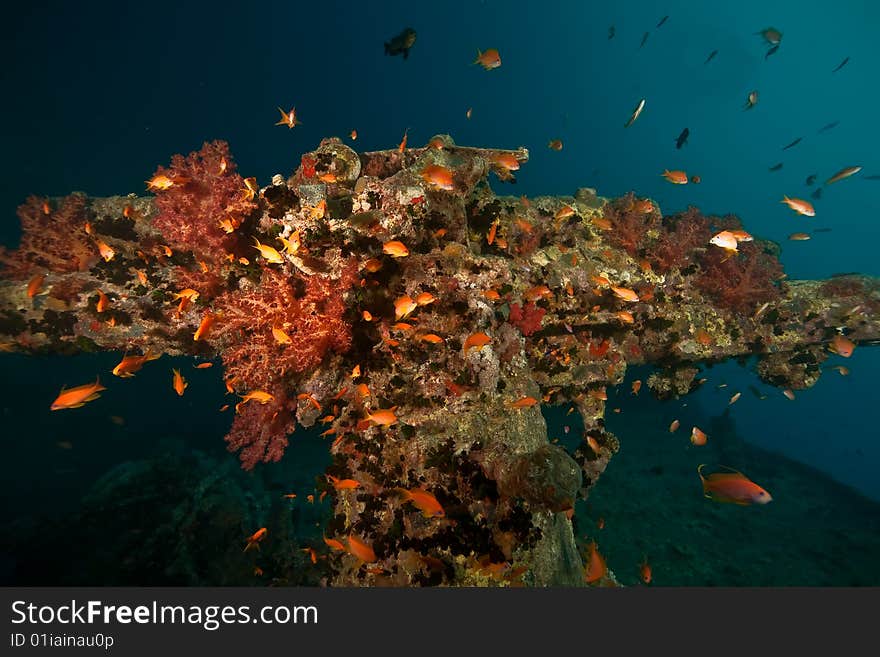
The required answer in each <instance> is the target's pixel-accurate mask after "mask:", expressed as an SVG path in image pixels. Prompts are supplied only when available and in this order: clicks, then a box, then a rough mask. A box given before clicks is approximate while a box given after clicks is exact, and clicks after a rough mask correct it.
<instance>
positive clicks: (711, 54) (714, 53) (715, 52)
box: [703, 50, 718, 65]
mask: <svg viewBox="0 0 880 657" xmlns="http://www.w3.org/2000/svg"><path fill="white" fill-rule="evenodd" d="M717 54H718V51H717V50H713V51H712V52H710V53H709V56H708V57H706V61H705V62H703V65H706V64H708V63H709V62H711V61H712V60H713V59H715V55H717Z"/></svg>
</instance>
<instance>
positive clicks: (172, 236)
mask: <svg viewBox="0 0 880 657" xmlns="http://www.w3.org/2000/svg"><path fill="white" fill-rule="evenodd" d="M156 176H166V177H167V178H169V179H170V180H172V181H180V182H175V183H174V184H173V185H171V187H169V188H168V189H164V190H162V189H160V190H158V191H157V192H156V207H157V208H158V210H159V213H158V214H157V215H156V217H154V218H153V226H154V227H155V228H156V229H157V230H159V231H160V232H161V233H162V235H163V236H164V238H165V240H166V241H167V242H168V243H169V244H171V246H173V247H174V248H175V249H180V250H185V251H193V252H194V253H195V255H196V258H197V259H199V260H207V261H209V262H218V261H220V259H221V258H223V256H224V255H225V253H226V252H227V251H228V250H229V248H230V245H231V244H232V243H234V242H235V239H236V238H235V234H234V233H233V234H232V235H229V234H227V233H226V232H225V231H224V230H223V229H222V228H221V227H220V222H221V221H225V220H227V219H228V220H229V222H230V223H231V225H232V226H233V227H238V226H239V225H240V224H241V222H242V221H243V220H244V218H245V217H246V216H247V215H249V214H250V213H251V212H252V211H253V210H254V209H255V208H256V204H255V203H254V202H253V200H251V198H249V196H251V195H249V194H248V193H247V192H248V190H247V188H246V187H245V184H244V179H243V178H242V177H241V176H240V175H239V174H237V173H236V172H235V164H234V163H233V161H232V158H231V156H230V155H229V145H228V144H227V143H226V142H224V141H214V142H210V143H209V142H206V143H205V144H204V145H203V146H202V149H201V150H200V151H197V152H193V153H190V154H189V155H187V156H186V157H183V156H182V155H175V156H174V157H173V158H171V167H170V168H168V169H166V168H165V167H162V166H160V167H159V168H158V169H157V170H156Z"/></svg>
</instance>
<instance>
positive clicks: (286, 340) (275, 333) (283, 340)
mask: <svg viewBox="0 0 880 657" xmlns="http://www.w3.org/2000/svg"><path fill="white" fill-rule="evenodd" d="M272 337H273V338H275V342H276V343H277V344H292V343H293V340H291V339H290V336H289V335H287V333H285V332H284V331H283V330H281V329H280V328H277V327H275V326H273V327H272Z"/></svg>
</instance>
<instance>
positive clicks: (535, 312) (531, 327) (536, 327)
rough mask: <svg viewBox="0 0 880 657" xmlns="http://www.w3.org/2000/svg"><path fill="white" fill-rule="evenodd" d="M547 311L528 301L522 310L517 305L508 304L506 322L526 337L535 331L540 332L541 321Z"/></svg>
mask: <svg viewBox="0 0 880 657" xmlns="http://www.w3.org/2000/svg"><path fill="white" fill-rule="evenodd" d="M546 312H547V311H546V310H544V309H543V308H539V307H538V306H536V305H535V303H534V302H532V301H529V302H528V303H527V304H525V305H524V306H523V307H522V308H520V306H519V304H518V303H512V304H510V316H509V317H508V321H509V322H510V323H511V324H513V325H514V326H515V327H517V328H518V329H519V330H520V331H522V334H523V335H525V336H526V337H528V336H530V335H531V334H532V333H534V332H535V331H540V330H541V320H542V319H543V317H544V314H545V313H546Z"/></svg>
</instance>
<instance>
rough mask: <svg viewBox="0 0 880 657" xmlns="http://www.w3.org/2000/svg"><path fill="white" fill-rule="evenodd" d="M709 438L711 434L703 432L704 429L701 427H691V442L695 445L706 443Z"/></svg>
mask: <svg viewBox="0 0 880 657" xmlns="http://www.w3.org/2000/svg"><path fill="white" fill-rule="evenodd" d="M708 439H709V436H707V435H706V434H705V433H703V431H702V430H701V429H700V428H699V427H694V428H693V429H691V442H692V443H693V444H694V445H698V446H699V445H705V444H706V441H707V440H708Z"/></svg>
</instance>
